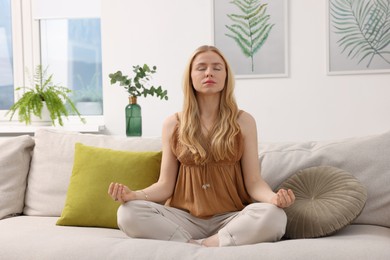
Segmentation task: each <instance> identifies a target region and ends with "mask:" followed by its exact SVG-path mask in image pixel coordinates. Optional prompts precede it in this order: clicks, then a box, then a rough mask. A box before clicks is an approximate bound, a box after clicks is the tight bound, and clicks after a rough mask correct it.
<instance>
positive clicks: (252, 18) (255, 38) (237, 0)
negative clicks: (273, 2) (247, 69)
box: [225, 0, 274, 72]
mask: <svg viewBox="0 0 390 260" xmlns="http://www.w3.org/2000/svg"><path fill="white" fill-rule="evenodd" d="M230 3H231V4H234V5H236V6H237V7H238V8H239V9H240V10H241V13H240V14H228V15H227V16H228V17H229V18H230V19H231V20H232V21H233V22H234V23H233V24H232V25H225V26H226V28H227V29H228V30H229V33H226V34H225V35H226V36H228V37H230V38H232V39H233V40H234V41H235V42H236V43H237V45H238V46H239V47H240V49H241V51H242V53H243V54H244V55H245V56H246V57H248V58H250V59H251V69H252V72H253V71H254V63H253V57H254V55H255V53H256V52H257V51H259V50H260V48H261V47H262V46H263V45H264V43H265V42H266V40H267V38H268V36H269V34H270V32H271V30H272V27H273V26H274V24H270V23H269V19H270V15H268V14H267V4H261V2H260V0H234V1H231V2H230Z"/></svg>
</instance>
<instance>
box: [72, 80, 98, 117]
mask: <svg viewBox="0 0 390 260" xmlns="http://www.w3.org/2000/svg"><path fill="white" fill-rule="evenodd" d="M100 75H101V74H100V73H95V74H94V75H93V76H92V77H91V79H90V81H89V82H88V83H87V84H85V80H84V79H83V78H82V77H81V75H77V76H76V78H77V80H78V82H79V87H80V89H78V90H75V91H73V93H74V94H73V98H72V100H73V102H74V103H75V104H76V108H77V110H78V111H79V112H80V113H81V114H82V115H101V114H102V112H103V106H102V101H103V97H102V90H101V89H100V88H98V86H99V85H100V84H99V76H100Z"/></svg>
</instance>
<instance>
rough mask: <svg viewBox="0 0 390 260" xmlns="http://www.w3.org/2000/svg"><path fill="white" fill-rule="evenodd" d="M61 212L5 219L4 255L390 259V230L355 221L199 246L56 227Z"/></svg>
mask: <svg viewBox="0 0 390 260" xmlns="http://www.w3.org/2000/svg"><path fill="white" fill-rule="evenodd" d="M56 220H57V218H56V217H31V216H21V217H16V218H8V219H5V220H1V221H0V230H1V232H0V259H11V260H14V259H21V260H29V259H31V260H37V259H38V260H42V259H43V260H51V259H55V260H62V259H64V260H69V259H75V260H76V259H86V260H90V259H93V260H113V259H114V260H115V259H139V260H145V259H157V260H176V259H177V260H191V259H194V260H203V259H205V260H237V259H239V260H241V259H244V260H253V259H256V260H257V259H261V260H286V259H288V260H308V259H310V260H311V259H314V260H320V259H336V260H340V259H342V260H345V259H356V260H371V259H372V260H387V259H388V258H389V255H390V247H389V245H390V229H388V228H384V227H379V226H373V225H350V226H348V227H346V228H345V229H343V230H341V231H340V232H338V233H337V234H335V235H333V236H327V237H322V238H312V239H310V238H308V239H288V240H282V241H279V242H275V243H258V244H253V245H247V246H230V247H200V246H197V245H194V244H191V243H182V242H173V241H161V240H154V239H137V238H128V237H126V235H125V234H124V233H123V232H122V231H120V230H118V229H111V228H92V227H69V226H68V227H63V226H56V225H55V223H56Z"/></svg>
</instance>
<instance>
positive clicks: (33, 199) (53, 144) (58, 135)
mask: <svg viewBox="0 0 390 260" xmlns="http://www.w3.org/2000/svg"><path fill="white" fill-rule="evenodd" d="M76 143H83V144H85V145H89V146H96V147H102V148H110V149H115V150H124V151H161V139H160V138H139V137H134V138H127V137H122V136H108V135H99V134H96V135H95V134H81V133H76V132H67V131H61V130H53V129H39V130H37V131H36V132H35V148H34V153H33V158H32V160H31V169H30V173H29V176H28V186H27V190H26V199H25V208H24V214H26V215H36V216H55V217H59V216H60V215H61V212H62V210H63V207H64V204H65V199H66V192H67V189H68V185H69V181H70V177H71V175H72V168H73V160H74V148H75V144H76Z"/></svg>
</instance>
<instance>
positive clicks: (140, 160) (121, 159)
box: [57, 143, 162, 228]
mask: <svg viewBox="0 0 390 260" xmlns="http://www.w3.org/2000/svg"><path fill="white" fill-rule="evenodd" d="M161 155H162V152H161V151H160V152H130V151H115V150H112V149H106V148H98V147H92V146H86V145H83V144H80V143H76V145H75V156H74V165H73V171H72V176H71V179H70V183H69V188H68V192H67V195H66V202H65V207H64V209H63V211H62V214H61V217H60V218H59V219H58V221H57V225H63V226H89V227H106V228H118V225H117V217H116V213H117V210H118V207H119V206H120V204H119V203H118V202H115V201H113V200H112V199H111V197H110V196H109V195H108V194H107V191H108V187H109V185H110V183H111V182H119V183H123V184H125V185H127V186H128V187H129V188H130V189H132V190H139V189H143V188H145V187H147V186H149V185H151V184H153V183H155V182H156V181H157V180H158V177H159V174H160V165H161Z"/></svg>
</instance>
